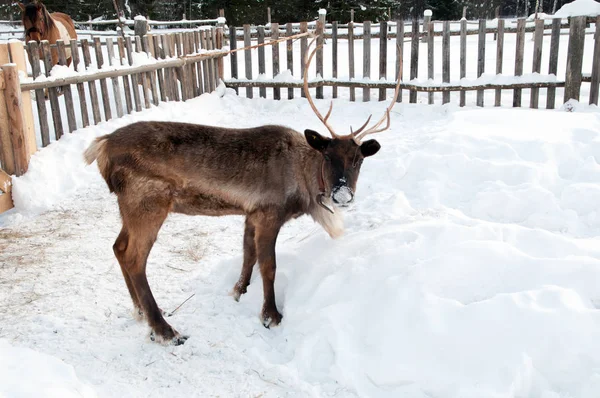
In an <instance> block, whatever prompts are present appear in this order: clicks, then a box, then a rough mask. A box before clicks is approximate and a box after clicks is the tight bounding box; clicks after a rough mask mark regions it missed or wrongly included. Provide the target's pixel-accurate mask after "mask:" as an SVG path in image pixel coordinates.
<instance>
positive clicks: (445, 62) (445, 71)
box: [442, 21, 450, 104]
mask: <svg viewBox="0 0 600 398" xmlns="http://www.w3.org/2000/svg"><path fill="white" fill-rule="evenodd" d="M443 34H444V35H443V38H442V81H443V82H444V83H450V22H449V21H444V28H443ZM448 102H450V91H444V93H443V94H442V103H443V104H447V103H448Z"/></svg>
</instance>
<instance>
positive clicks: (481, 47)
mask: <svg viewBox="0 0 600 398" xmlns="http://www.w3.org/2000/svg"><path fill="white" fill-rule="evenodd" d="M484 72H485V19H480V20H479V40H478V45H477V77H480V76H481V75H483V73H484ZM477 106H483V90H477Z"/></svg>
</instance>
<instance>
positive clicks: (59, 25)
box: [19, 1, 77, 66]
mask: <svg viewBox="0 0 600 398" xmlns="http://www.w3.org/2000/svg"><path fill="white" fill-rule="evenodd" d="M19 7H20V8H21V11H22V16H21V19H22V21H23V27H24V28H25V42H28V41H30V40H35V41H37V42H38V43H39V42H40V41H41V40H48V41H49V42H50V44H56V41H57V40H63V41H64V42H65V44H66V45H67V46H66V48H65V52H66V56H67V66H69V65H71V48H70V46H69V45H68V44H69V43H70V41H71V40H72V39H77V33H76V32H75V25H74V24H73V20H72V19H71V17H69V16H68V15H67V14H63V13H62V12H53V13H52V14H50V13H49V12H48V10H47V9H46V6H45V5H43V4H42V3H40V2H39V1H35V2H31V3H28V4H27V5H25V4H23V3H19ZM51 55H52V66H54V65H56V64H57V63H58V51H57V50H56V49H55V48H53V49H52V51H51ZM40 56H41V54H40Z"/></svg>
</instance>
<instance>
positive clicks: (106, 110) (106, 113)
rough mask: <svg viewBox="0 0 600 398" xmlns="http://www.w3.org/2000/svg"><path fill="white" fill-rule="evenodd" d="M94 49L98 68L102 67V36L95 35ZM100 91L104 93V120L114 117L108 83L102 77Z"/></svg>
mask: <svg viewBox="0 0 600 398" xmlns="http://www.w3.org/2000/svg"><path fill="white" fill-rule="evenodd" d="M94 50H95V51H96V65H97V67H98V69H102V66H103V65H104V57H103V56H102V45H101V44H100V38H99V37H94ZM100 91H101V93H102V103H103V105H104V120H110V119H112V113H111V109H110V97H109V96H108V85H107V84H106V79H100Z"/></svg>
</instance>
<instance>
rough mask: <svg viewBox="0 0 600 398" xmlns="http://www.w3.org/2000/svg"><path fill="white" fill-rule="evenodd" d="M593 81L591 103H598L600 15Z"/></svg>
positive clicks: (597, 23)
mask: <svg viewBox="0 0 600 398" xmlns="http://www.w3.org/2000/svg"><path fill="white" fill-rule="evenodd" d="M592 59H593V62H592V83H591V87H590V104H596V105H598V91H599V88H600V15H599V16H598V17H596V32H595V34H594V56H593V57H592Z"/></svg>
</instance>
